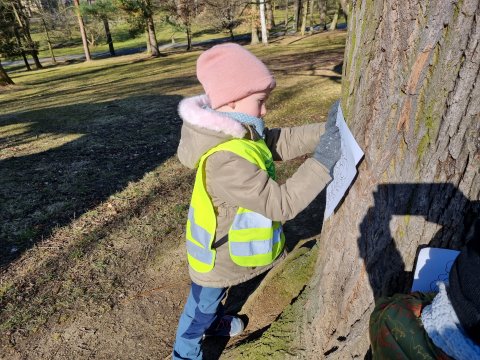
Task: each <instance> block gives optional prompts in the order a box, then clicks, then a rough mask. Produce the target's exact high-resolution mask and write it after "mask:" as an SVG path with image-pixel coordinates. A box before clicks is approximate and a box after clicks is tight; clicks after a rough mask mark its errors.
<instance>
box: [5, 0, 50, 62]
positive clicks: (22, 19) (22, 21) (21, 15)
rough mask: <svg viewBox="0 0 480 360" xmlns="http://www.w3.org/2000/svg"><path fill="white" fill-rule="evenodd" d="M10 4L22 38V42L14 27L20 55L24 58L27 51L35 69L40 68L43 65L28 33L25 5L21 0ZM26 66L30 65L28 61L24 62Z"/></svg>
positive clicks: (28, 21)
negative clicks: (20, 50)
mask: <svg viewBox="0 0 480 360" xmlns="http://www.w3.org/2000/svg"><path fill="white" fill-rule="evenodd" d="M11 6H12V10H13V13H14V14H15V19H16V20H17V24H18V28H19V29H21V30H22V31H21V35H22V37H23V39H24V42H22V41H20V35H19V34H18V30H17V29H15V35H16V37H17V40H18V44H19V46H20V48H21V49H22V55H23V57H24V60H25V53H28V54H30V55H31V56H32V58H33V62H34V63H35V67H36V69H37V70H38V69H42V68H43V66H42V64H41V63H40V60H39V59H38V50H37V46H36V44H35V42H34V41H33V40H32V36H31V34H30V19H29V17H28V15H27V14H26V10H25V7H24V6H23V3H22V2H21V1H12V2H11ZM24 45H26V46H27V51H26V52H25V50H24V49H25V47H24ZM26 66H27V68H28V69H29V68H30V66H29V65H28V62H26ZM29 70H30V69H29Z"/></svg>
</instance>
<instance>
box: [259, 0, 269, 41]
mask: <svg viewBox="0 0 480 360" xmlns="http://www.w3.org/2000/svg"><path fill="white" fill-rule="evenodd" d="M259 13H260V26H261V29H262V43H263V44H264V45H267V44H268V30H267V21H266V18H265V15H266V14H265V0H260V2H259Z"/></svg>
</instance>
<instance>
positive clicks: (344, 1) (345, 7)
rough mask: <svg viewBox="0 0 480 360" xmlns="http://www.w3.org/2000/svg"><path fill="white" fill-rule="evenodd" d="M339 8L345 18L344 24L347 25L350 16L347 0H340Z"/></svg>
mask: <svg viewBox="0 0 480 360" xmlns="http://www.w3.org/2000/svg"><path fill="white" fill-rule="evenodd" d="M339 2H340V6H341V7H342V12H343V15H344V16H345V22H346V23H347V24H348V17H349V16H350V2H349V1H348V0H340V1H339Z"/></svg>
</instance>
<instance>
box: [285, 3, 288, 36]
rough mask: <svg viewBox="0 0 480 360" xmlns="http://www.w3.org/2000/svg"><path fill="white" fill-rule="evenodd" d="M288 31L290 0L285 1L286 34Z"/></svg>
mask: <svg viewBox="0 0 480 360" xmlns="http://www.w3.org/2000/svg"><path fill="white" fill-rule="evenodd" d="M287 31H288V0H285V34H286V33H287Z"/></svg>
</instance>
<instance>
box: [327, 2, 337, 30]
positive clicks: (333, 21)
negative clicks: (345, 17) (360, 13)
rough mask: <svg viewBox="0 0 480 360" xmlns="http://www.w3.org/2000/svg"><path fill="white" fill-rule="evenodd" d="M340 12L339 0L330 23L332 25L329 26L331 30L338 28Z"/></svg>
mask: <svg viewBox="0 0 480 360" xmlns="http://www.w3.org/2000/svg"><path fill="white" fill-rule="evenodd" d="M339 12H340V6H339V4H338V2H336V3H335V14H334V15H333V19H332V22H331V23H330V27H329V28H328V30H329V31H333V30H335V29H336V28H337V22H338V14H339Z"/></svg>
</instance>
